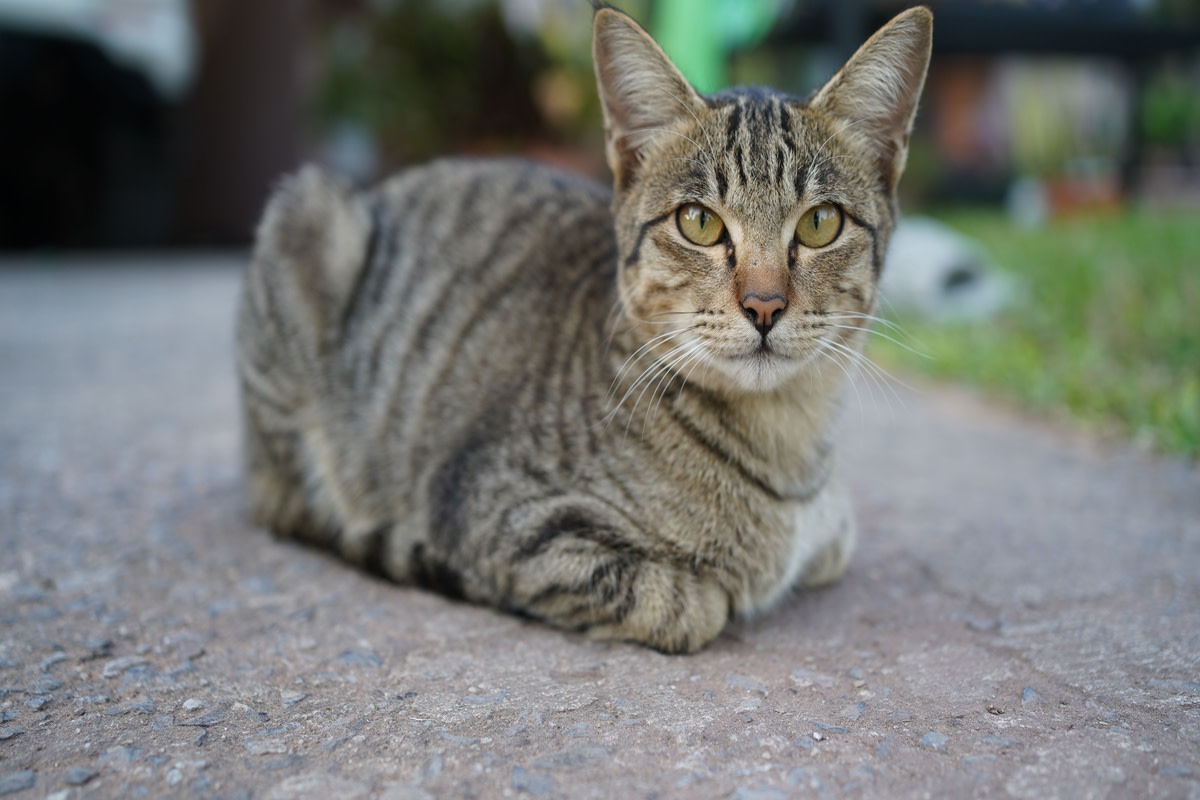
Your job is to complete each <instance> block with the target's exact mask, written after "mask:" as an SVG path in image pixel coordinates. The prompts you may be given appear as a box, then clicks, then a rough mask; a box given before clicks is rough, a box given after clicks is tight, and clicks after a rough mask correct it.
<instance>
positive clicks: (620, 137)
mask: <svg viewBox="0 0 1200 800" xmlns="http://www.w3.org/2000/svg"><path fill="white" fill-rule="evenodd" d="M592 60H593V62H594V64H595V66H596V83H597V84H598V86H599V89H600V104H601V106H602V107H603V109H604V139H605V153H606V155H607V156H608V166H609V168H610V169H611V170H612V172H613V175H614V177H615V178H616V184H617V186H619V187H620V186H628V185H629V184H630V182H631V181H632V179H633V176H634V174H635V173H636V172H637V169H638V166H639V165H640V163H641V160H642V157H643V155H644V153H645V150H646V147H647V145H648V144H649V143H650V142H652V141H653V140H654V139H655V138H656V137H657V136H659V135H662V134H663V133H664V131H665V130H667V129H669V128H671V127H673V126H674V124H675V123H676V122H677V121H678V120H679V119H680V118H682V117H685V116H686V117H694V116H695V115H696V114H697V113H698V110H699V109H700V108H702V107H703V106H704V101H703V100H702V99H701V98H700V95H698V94H697V93H696V90H695V89H693V88H692V87H691V84H689V83H688V82H687V79H686V78H684V77H683V75H682V74H680V72H679V70H678V69H676V68H675V65H674V64H672V63H671V60H670V59H669V58H667V54H666V53H664V52H663V51H662V48H661V47H659V46H658V43H657V42H655V41H654V40H653V39H652V38H650V34H648V33H646V32H645V31H644V30H642V28H641V27H640V26H639V25H638V24H637V23H636V22H634V21H633V20H632V19H631V18H630V17H629V16H628V15H626V14H624V13H622V12H620V11H618V10H616V9H615V8H609V7H606V6H602V7H600V8H598V9H597V10H596V18H595V21H594V23H593V26H592Z"/></svg>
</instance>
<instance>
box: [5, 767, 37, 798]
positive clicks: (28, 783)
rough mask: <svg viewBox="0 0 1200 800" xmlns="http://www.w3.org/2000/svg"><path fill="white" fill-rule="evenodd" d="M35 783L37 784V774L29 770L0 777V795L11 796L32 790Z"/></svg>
mask: <svg viewBox="0 0 1200 800" xmlns="http://www.w3.org/2000/svg"><path fill="white" fill-rule="evenodd" d="M35 783H37V773H36V772H34V771H33V770H31V769H23V770H21V771H20V772H10V773H8V774H7V775H0V794H12V793H13V792H21V791H24V790H25V789H32V788H33V786H34V784H35Z"/></svg>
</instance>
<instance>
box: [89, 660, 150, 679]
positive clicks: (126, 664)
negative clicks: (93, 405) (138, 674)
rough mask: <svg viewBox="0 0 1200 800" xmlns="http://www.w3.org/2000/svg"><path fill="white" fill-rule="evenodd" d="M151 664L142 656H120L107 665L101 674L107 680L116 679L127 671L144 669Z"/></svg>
mask: <svg viewBox="0 0 1200 800" xmlns="http://www.w3.org/2000/svg"><path fill="white" fill-rule="evenodd" d="M149 663H150V662H149V661H147V660H146V659H144V658H142V657H141V656H120V657H119V658H114V659H113V660H112V661H109V662H108V663H107V664H105V665H104V670H103V672H102V673H101V674H102V675H104V677H106V678H115V677H117V676H118V675H120V674H121V673H122V672H124V671H125V670H127V669H133V668H134V667H144V666H146V665H147V664H149Z"/></svg>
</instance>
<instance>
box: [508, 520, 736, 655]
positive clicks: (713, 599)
mask: <svg viewBox="0 0 1200 800" xmlns="http://www.w3.org/2000/svg"><path fill="white" fill-rule="evenodd" d="M645 539H646V536H645V534H641V533H639V534H636V535H634V534H633V533H632V532H631V534H630V535H625V534H623V533H622V532H621V530H620V529H619V528H618V527H616V526H613V525H606V524H598V521H597V522H593V521H590V520H589V519H588V516H587V515H586V514H580V513H579V512H578V510H572V511H569V512H565V513H559V514H557V515H553V516H551V517H549V518H548V519H547V521H546V522H545V523H544V524H543V525H542V526H540V528H538V529H537V530H535V531H534V532H533V533H531V534H530V535H529V537H528V538H527V539H526V540H525V541H524V542H522V543H521V546H520V547H518V549H517V550H516V551H513V552H509V553H508V554H507V555H506V559H505V561H506V564H505V567H504V568H503V573H504V574H503V578H502V580H501V581H500V582H499V586H500V587H501V591H502V593H503V595H504V597H503V598H502V601H501V602H502V604H503V605H509V606H511V607H514V608H515V609H516V610H519V611H521V612H523V613H526V614H529V615H530V616H533V617H536V618H538V619H542V620H545V621H547V622H549V623H551V624H554V625H556V626H558V627H562V628H566V629H569V630H577V631H580V632H582V633H584V634H585V635H587V636H589V637H592V638H597V639H610V640H624V641H631V642H637V643H640V644H644V645H648V646H650V647H653V648H655V649H657V650H661V651H663V652H665V653H691V652H695V651H696V650H699V649H700V648H701V647H703V646H704V645H706V644H708V642H710V641H712V640H713V639H714V638H716V636H717V635H718V634H719V633H720V632H721V630H722V629H723V628H724V627H725V625H726V623H727V622H728V620H729V616H730V598H729V595H728V593H727V592H726V591H725V590H724V589H723V588H722V587H721V586H720V584H719V583H718V582H717V581H716V579H715V577H714V576H712V575H708V574H705V570H702V569H697V568H695V567H693V566H692V565H691V564H690V563H688V561H687V559H686V557H685V556H683V555H681V554H677V553H672V552H670V551H669V550H668V549H666V548H656V547H655V546H654V545H653V544H636V543H635V542H644V541H645Z"/></svg>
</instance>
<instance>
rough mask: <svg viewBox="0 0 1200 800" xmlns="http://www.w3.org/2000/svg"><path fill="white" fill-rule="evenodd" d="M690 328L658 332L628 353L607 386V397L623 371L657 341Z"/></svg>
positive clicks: (618, 381)
mask: <svg viewBox="0 0 1200 800" xmlns="http://www.w3.org/2000/svg"><path fill="white" fill-rule="evenodd" d="M690 330H692V328H682V329H680V330H672V331H667V332H666V333H660V334H658V335H657V336H654V337H652V338H651V339H650V340H649V341H647V342H646V343H645V344H643V345H642V346H641V347H639V348H638V349H637V350H634V351H633V353H631V354H630V355H629V357H628V358H626V359H625V361H624V362H623V363H622V364H621V366H620V368H619V369H618V370H617V374H616V375H614V376H613V380H612V384H611V385H610V386H609V387H608V391H609V398H610V399H611V397H612V394H613V392H614V391H615V390H616V387H617V385H618V384H619V383H620V381H621V378H622V377H623V376H624V375H625V371H626V370H627V369H628V368H629V367H630V366H631V365H632V364H633V363H635V362H636V361H638V360H640V359H641V358H642V357H643V356H645V354H646V353H648V352H649V351H650V350H652V349H653V348H654V347H655V346H656V345H657V344H658V343H659V342H662V341H667V340H670V339H671V337H673V336H678V335H680V334H682V333H686V332H688V331H690ZM617 405H618V406H619V405H620V403H618V404H617Z"/></svg>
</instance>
